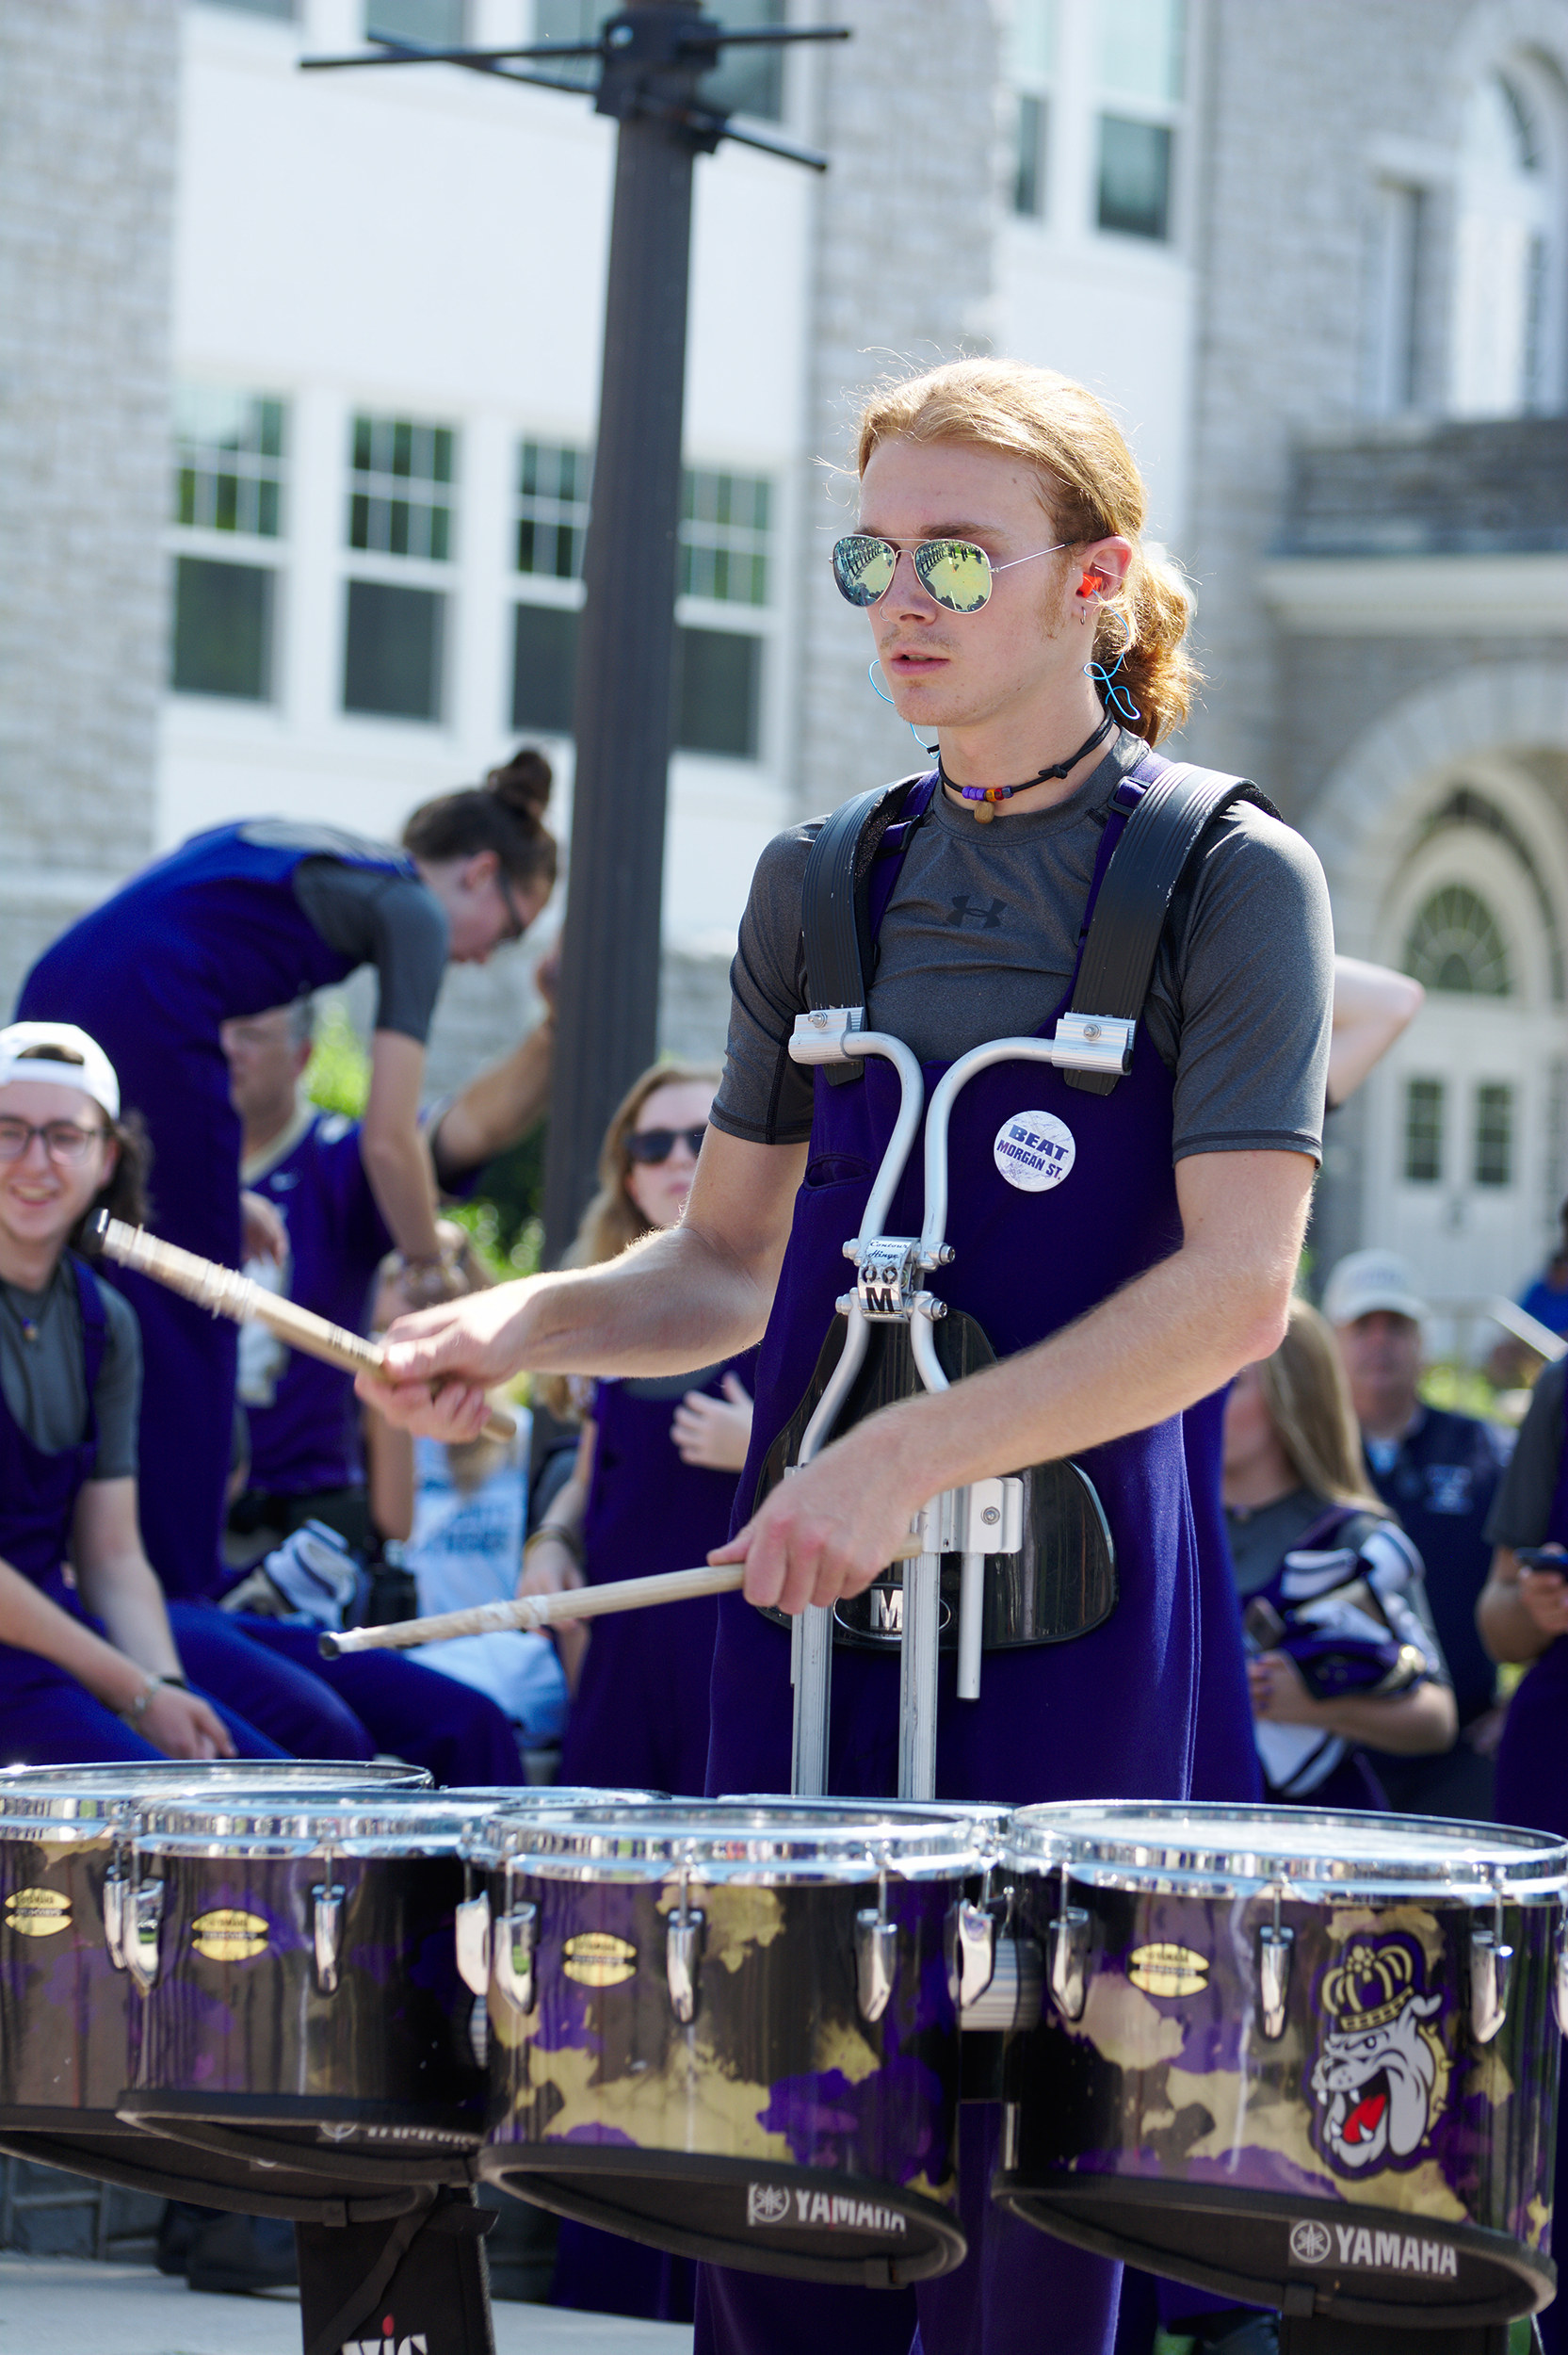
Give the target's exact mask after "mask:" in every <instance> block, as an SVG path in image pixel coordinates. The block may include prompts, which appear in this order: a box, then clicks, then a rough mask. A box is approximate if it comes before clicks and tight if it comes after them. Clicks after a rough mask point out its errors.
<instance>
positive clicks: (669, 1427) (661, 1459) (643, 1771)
mask: <svg viewBox="0 0 1568 2355" xmlns="http://www.w3.org/2000/svg"><path fill="white" fill-rule="evenodd" d="M718 1076H719V1075H718V1073H717V1072H714V1071H701V1070H693V1069H690V1068H688V1067H687V1066H686V1065H683V1064H655V1066H654V1068H653V1069H652V1070H651V1071H645V1072H644V1073H643V1074H642V1077H641V1078H640V1079H639V1080H636V1081H634V1083H633V1085H632V1086H631V1088H630V1089H629V1090H628V1091H627V1094H626V1096H624V1098H623V1099H622V1103H621V1104H620V1106H619V1107H618V1109H617V1111H616V1113H615V1116H614V1118H613V1119H612V1120H611V1122H610V1125H609V1128H608V1130H607V1131H606V1136H605V1142H604V1145H603V1148H602V1150H601V1152H600V1156H599V1191H598V1193H597V1194H595V1196H594V1198H593V1200H592V1201H591V1202H590V1205H589V1207H588V1210H587V1211H586V1212H585V1213H584V1217H583V1222H582V1225H581V1226H580V1227H579V1228H578V1230H577V1238H576V1241H575V1242H574V1245H573V1247H572V1251H571V1254H570V1264H571V1265H573V1266H574V1267H597V1266H600V1265H602V1264H603V1263H604V1261H606V1260H607V1259H617V1258H619V1256H620V1255H621V1253H622V1251H624V1250H626V1249H627V1248H628V1247H633V1246H635V1244H636V1243H637V1242H638V1240H639V1238H640V1237H642V1236H645V1235H650V1234H655V1233H658V1232H660V1231H662V1230H664V1229H667V1228H670V1227H672V1226H675V1225H676V1224H677V1222H678V1221H679V1219H680V1216H681V1213H682V1211H683V1210H685V1208H686V1201H687V1194H688V1193H689V1192H690V1189H691V1180H692V1178H693V1177H694V1176H695V1175H696V1170H697V1155H698V1152H699V1150H700V1149H701V1145H702V1142H703V1129H704V1128H705V1126H706V1123H707V1116H708V1109H709V1106H710V1105H711V1104H712V1102H713V1093H714V1089H715V1087H716V1085H717V1083H718ZM752 1356H754V1353H753V1352H752V1351H750V1350H748V1351H747V1352H745V1353H744V1354H743V1355H742V1356H739V1357H736V1358H731V1359H729V1360H727V1361H726V1362H725V1363H724V1364H722V1365H717V1366H709V1367H704V1368H703V1369H702V1370H701V1371H700V1372H694V1373H686V1374H681V1375H676V1376H671V1377H668V1378H659V1379H650V1380H616V1381H601V1382H596V1383H591V1384H584V1385H581V1386H579V1385H575V1384H573V1385H570V1386H569V1385H568V1384H566V1383H564V1382H551V1383H547V1384H545V1385H543V1386H542V1387H543V1389H544V1391H545V1395H546V1399H547V1401H549V1402H551V1403H553V1405H554V1406H555V1408H556V1410H557V1411H558V1412H559V1411H562V1410H564V1409H566V1408H567V1407H568V1405H569V1404H570V1403H571V1395H572V1393H574V1394H575V1397H576V1398H577V1399H578V1400H580V1401H581V1407H580V1411H581V1414H582V1437H581V1440H580V1442H579V1444H578V1450H577V1461H576V1466H575V1469H574V1472H573V1475H572V1477H571V1479H570V1480H569V1481H568V1482H567V1483H566V1485H565V1486H564V1487H562V1488H561V1489H560V1490H559V1491H558V1493H557V1495H556V1497H555V1498H554V1500H553V1502H551V1503H550V1504H549V1505H548V1506H547V1507H546V1509H545V1513H544V1518H543V1519H542V1522H541V1524H540V1526H539V1527H538V1529H536V1531H535V1532H534V1535H532V1536H531V1537H530V1538H529V1540H528V1544H527V1551H526V1554H525V1574H524V1578H523V1583H522V1586H521V1589H520V1591H521V1592H522V1593H524V1594H556V1593H559V1592H560V1591H562V1590H563V1589H564V1588H568V1587H573V1586H581V1585H584V1584H589V1585H596V1584H599V1583H600V1582H602V1581H603V1580H606V1579H616V1578H631V1577H638V1576H641V1575H643V1574H651V1573H653V1572H655V1571H657V1570H679V1569H688V1568H690V1567H692V1566H693V1565H695V1564H696V1563H699V1562H702V1561H703V1560H704V1559H705V1557H706V1555H707V1553H708V1552H709V1551H710V1549H711V1548H712V1547H714V1546H719V1545H722V1544H723V1542H724V1540H725V1538H726V1537H727V1536H728V1535H729V1528H730V1514H731V1508H732V1506H733V1504H734V1502H735V1491H736V1475H737V1474H738V1472H739V1470H740V1468H741V1466H742V1465H743V1464H744V1462H745V1460H746V1449H747V1444H748V1441H749V1440H750V1437H751V1431H752V1402H751V1397H750V1395H749V1393H748V1390H747V1389H746V1387H745V1381H744V1379H743V1377H744V1376H747V1375H749V1372H750V1367H751V1362H752ZM418 1444H419V1445H420V1446H428V1445H429V1444H431V1443H430V1442H429V1441H428V1440H420V1441H419V1442H418ZM716 1626H717V1605H716V1604H715V1603H713V1602H712V1601H697V1602H681V1603H667V1604H665V1605H664V1606H663V1607H662V1608H661V1609H658V1610H655V1611H639V1612H637V1613H636V1614H632V1613H628V1614H626V1616H624V1617H621V1618H606V1619H600V1620H597V1621H595V1622H594V1625H593V1631H592V1634H591V1636H588V1637H587V1640H586V1658H585V1657H584V1655H583V1645H584V1639H585V1635H586V1631H585V1630H582V1629H574V1630H573V1631H571V1632H570V1633H569V1634H567V1633H566V1632H565V1631H562V1632H563V1634H565V1636H566V1640H565V1641H564V1642H563V1644H562V1652H563V1656H564V1657H565V1659H566V1660H567V1662H568V1665H569V1668H570V1669H571V1670H572V1671H574V1674H575V1677H576V1681H577V1690H576V1697H575V1699H574V1704H573V1709H572V1714H571V1717H570V1718H569V1720H568V1723H567V1729H566V1741H565V1745H564V1747H563V1749H562V1754H561V1779H562V1780H563V1781H564V1782H567V1783H609V1784H613V1785H619V1786H622V1787H623V1788H639V1787H642V1788H649V1789H653V1790H663V1791H676V1792H682V1791H691V1792H699V1791H701V1790H702V1789H703V1778H704V1774H705V1771H706V1766H707V1749H708V1681H709V1674H710V1670H711V1666H712V1661H713V1646H714V1634H715V1631H716ZM693 2292H694V2278H693V2272H692V2267H691V2266H690V2264H689V2263H688V2262H687V2260H685V2259H683V2258H674V2257H669V2256H665V2255H661V2254H660V2252H659V2251H658V2250H656V2249H641V2248H639V2247H636V2246H635V2245H634V2244H632V2243H631V2242H629V2241H622V2240H619V2239H616V2238H614V2237H613V2236H611V2235H610V2234H608V2233H600V2232H596V2231H594V2230H593V2229H592V2228H591V2227H590V2226H587V2225H581V2224H575V2223H573V2222H571V2221H570V2220H569V2221H568V2222H567V2223H566V2224H564V2225H563V2226H562V2228H561V2237H560V2244H559V2255H558V2262H557V2267H556V2286H555V2293H554V2295H555V2300H556V2303H557V2304H558V2305H561V2306H579V2307H589V2308H590V2309H593V2310H595V2311H598V2312H602V2313H610V2314H642V2315H646V2316H649V2317H652V2318H654V2319H657V2320H664V2321H688V2320H689V2319H690V2317H691V2314H692V2298H693Z"/></svg>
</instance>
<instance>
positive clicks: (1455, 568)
mask: <svg viewBox="0 0 1568 2355" xmlns="http://www.w3.org/2000/svg"><path fill="white" fill-rule="evenodd" d="M1259 577H1260V583H1261V586H1262V590H1263V596H1264V602H1265V604H1266V605H1267V606H1268V608H1269V611H1270V612H1271V613H1272V614H1273V616H1274V619H1275V620H1276V621H1277V622H1278V623H1279V625H1280V627H1281V628H1282V629H1285V630H1288V631H1289V632H1291V634H1292V635H1294V636H1295V637H1298V638H1366V637H1373V638H1452V637H1462V638H1517V637H1518V635H1519V633H1520V630H1521V628H1524V627H1528V628H1529V629H1530V630H1531V631H1532V632H1533V631H1535V630H1538V629H1539V630H1552V629H1560V630H1564V631H1568V555H1562V554H1559V553H1557V552H1556V551H1555V550H1552V551H1545V552H1542V551H1539V550H1533V549H1532V550H1530V551H1528V553H1526V552H1522V553H1520V554H1518V555H1513V556H1506V555H1505V556H1276V557H1269V558H1267V559H1266V560H1264V562H1263V563H1262V564H1261V565H1260V567H1259Z"/></svg>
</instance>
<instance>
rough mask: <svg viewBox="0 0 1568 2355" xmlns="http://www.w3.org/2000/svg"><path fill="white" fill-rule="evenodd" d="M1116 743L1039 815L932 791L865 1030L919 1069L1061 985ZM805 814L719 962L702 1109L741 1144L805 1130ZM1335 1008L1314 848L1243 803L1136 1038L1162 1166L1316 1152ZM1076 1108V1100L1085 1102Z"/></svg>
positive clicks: (1048, 998) (1054, 996) (1034, 1009)
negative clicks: (1159, 1087)
mask: <svg viewBox="0 0 1568 2355" xmlns="http://www.w3.org/2000/svg"><path fill="white" fill-rule="evenodd" d="M1145 750H1146V747H1145V746H1144V745H1142V744H1141V743H1140V742H1139V741H1138V740H1137V739H1135V738H1132V737H1129V736H1125V735H1123V737H1122V738H1121V739H1120V740H1119V742H1118V743H1117V745H1116V746H1115V747H1114V748H1113V750H1112V751H1111V752H1110V753H1108V754H1107V756H1106V758H1105V759H1104V760H1103V761H1101V763H1100V765H1099V766H1098V768H1097V769H1095V770H1094V771H1093V773H1092V774H1091V776H1090V777H1088V778H1087V779H1086V780H1085V782H1084V783H1083V784H1082V785H1081V786H1080V787H1079V788H1077V790H1076V791H1075V793H1074V794H1073V795H1072V796H1071V797H1070V799H1068V800H1067V801H1065V802H1062V803H1059V804H1058V805H1057V806H1056V807H1055V808H1054V809H1046V810H1039V811H1032V812H1030V813H1029V814H1028V815H1026V816H1024V817H1017V818H1001V819H998V820H996V822H995V823H994V824H993V825H988V826H987V825H977V824H976V822H975V820H974V818H973V817H972V816H971V814H970V812H969V810H968V809H967V807H961V806H958V805H956V804H954V803H953V802H951V801H950V800H948V799H947V797H946V795H940V794H939V795H938V796H937V798H936V800H935V801H934V803H933V804H932V806H931V808H930V810H929V812H928V814H927V816H926V817H925V819H924V820H922V821H921V823H920V824H919V826H918V827H917V828H916V830H915V833H914V836H913V840H912V841H911V843H910V846H909V849H908V851H907V853H905V856H904V860H903V864H902V867H901V869H900V871H899V875H898V881H897V885H896V886H895V889H894V894H893V898H892V901H890V903H889V907H888V912H887V915H886V917H885V918H884V920H883V923H882V927H881V936H880V941H879V954H878V960H877V966H876V972H875V975H874V977H873V980H872V983H871V989H870V1002H869V1007H868V1019H869V1022H870V1025H871V1027H872V1028H873V1029H874V1030H879V1031H893V1032H894V1033H895V1035H896V1036H897V1037H899V1038H902V1039H904V1040H906V1041H907V1042H908V1044H909V1045H910V1046H911V1047H913V1049H914V1051H915V1053H916V1054H917V1055H918V1056H919V1057H920V1058H921V1060H922V1061H923V1062H939V1063H946V1062H950V1061H951V1060H952V1059H953V1058H954V1057H956V1056H958V1055H962V1054H964V1053H966V1052H967V1051H968V1049H969V1048H972V1047H977V1046H979V1045H980V1044H981V1043H982V1042H983V1041H985V1040H987V1039H994V1038H1007V1037H1016V1036H1021V1035H1026V1034H1027V1033H1029V1032H1031V1031H1038V1030H1039V1029H1040V1028H1041V1027H1042V1025H1043V1023H1045V1022H1046V1020H1047V1019H1048V1018H1049V1016H1050V1015H1051V1013H1052V1011H1053V1009H1054V1008H1055V1007H1056V1006H1057V1004H1058V1003H1059V1000H1060V999H1061V998H1062V995H1063V993H1064V992H1065V990H1066V987H1067V983H1068V980H1069V977H1070V976H1071V974H1072V971H1073V966H1074V962H1075V954H1076V947H1077V936H1078V931H1079V927H1080V925H1081V923H1082V920H1083V912H1084V907H1085V904H1086V901H1087V899H1088V895H1089V885H1090V879H1091V875H1092V873H1093V869H1094V859H1095V854H1096V853H1097V852H1098V850H1099V846H1100V838H1101V835H1102V833H1103V831H1104V828H1105V823H1106V820H1107V816H1108V815H1109V803H1110V797H1111V795H1112V794H1113V793H1114V792H1115V790H1116V788H1117V785H1118V784H1119V782H1120V780H1121V777H1122V775H1123V771H1125V770H1127V769H1130V768H1132V767H1133V766H1134V764H1135V763H1136V762H1137V761H1138V759H1139V758H1140V756H1141V755H1142V754H1143V752H1144V751H1145ZM821 825H822V820H821V819H813V820H809V821H808V822H807V823H806V824H804V825H801V826H795V827H792V828H790V829H789V831H788V832H787V833H784V834H781V835H775V836H774V837H773V840H772V841H771V842H770V843H769V844H768V848H767V850H766V851H764V853H763V854H762V857H761V859H760V860H759V861H758V864H757V870H756V873H755V875H754V877H753V878H752V890H751V896H750V899H749V901H748V903H747V908H746V913H745V916H744V918H742V920H741V926H740V941H739V947H738V949H737V950H736V958H735V963H734V965H733V966H732V967H731V976H730V978H731V985H732V990H733V998H732V1004H731V1013H730V1035H729V1044H728V1049H727V1053H726V1058H725V1064H724V1077H723V1080H722V1081H721V1083H720V1085H719V1095H718V1097H717V1099H716V1100H715V1103H714V1107H713V1112H712V1113H711V1115H710V1117H711V1119H712V1121H713V1124H714V1126H715V1128H718V1129H723V1130H724V1131H725V1132H726V1134H728V1135H730V1136H736V1137H742V1138H746V1139H748V1140H749V1141H751V1142H752V1143H756V1144H764V1145H792V1144H797V1143H800V1141H802V1140H803V1139H804V1138H806V1137H807V1136H809V1134H810V1132H811V1112H812V1080H811V1074H810V1072H809V1071H804V1070H801V1069H800V1068H799V1066H797V1065H796V1064H792V1063H791V1062H790V1060H789V1053H788V1048H789V1037H790V1033H791V1031H792V1030H793V1028H794V1024H795V1017H796V1015H797V1014H799V1013H800V1012H801V1011H802V1010H803V1008H804V1006H805V1003H806V995H805V980H804V961H803V954H802V950H801V940H800V891H801V885H802V882H803V880H804V875H805V867H806V859H807V856H808V853H809V852H810V847H811V844H812V843H813V841H814V840H815V839H816V835H817V833H818V832H819V830H820V828H821ZM1333 1003H1334V923H1333V918H1332V917H1331V915H1330V911H1329V897H1328V886H1327V885H1326V884H1325V882H1324V880H1323V870H1322V868H1321V867H1320V866H1319V865H1318V862H1317V855H1316V853H1314V852H1313V851H1312V849H1311V848H1310V846H1309V845H1308V844H1307V843H1306V842H1305V841H1303V840H1302V838H1301V836H1300V835H1299V834H1296V833H1295V832H1293V830H1292V829H1291V828H1290V827H1288V826H1285V825H1283V824H1281V822H1280V821H1279V820H1277V819H1274V818H1270V817H1269V815H1268V813H1267V812H1266V811H1264V810H1261V809H1259V808H1257V807H1256V806H1255V804H1248V803H1243V804H1238V805H1237V806H1236V807H1235V808H1234V809H1232V810H1229V811H1226V812H1224V813H1222V814H1221V815H1220V817H1219V818H1217V819H1215V820H1214V821H1213V823H1212V824H1211V825H1210V826H1209V827H1208V828H1207V829H1206V831H1205V832H1204V836H1203V838H1202V840H1201V842H1200V844H1199V847H1198V850H1197V852H1196V853H1194V856H1193V858H1192V859H1191V860H1190V861H1189V863H1188V872H1187V877H1186V879H1185V880H1184V884H1183V886H1182V890H1181V892H1180V893H1179V894H1178V901H1177V904H1176V906H1175V907H1174V908H1173V910H1172V920H1171V921H1170V922H1168V924H1167V926H1166V930H1165V935H1164V937H1163V938H1162V940H1161V942H1160V948H1159V954H1158V957H1157V959H1156V966H1155V974H1154V981H1153V984H1152V986H1151V989H1150V994H1149V999H1148V1003H1147V1005H1146V1006H1145V1008H1144V1015H1143V1019H1142V1021H1141V1022H1140V1025H1139V1034H1138V1038H1137V1041H1136V1044H1135V1047H1134V1056H1135V1059H1136V1057H1137V1056H1138V1055H1147V1054H1148V1053H1150V1052H1151V1051H1153V1052H1154V1053H1156V1054H1157V1055H1159V1056H1160V1057H1161V1058H1162V1059H1163V1060H1164V1062H1165V1063H1166V1064H1167V1065H1168V1067H1170V1068H1171V1069H1172V1071H1173V1072H1174V1074H1175V1147H1174V1156H1173V1158H1174V1159H1175V1160H1177V1161H1180V1160H1182V1159H1183V1158H1184V1157H1185V1156H1187V1155H1188V1154H1193V1153H1238V1152H1247V1151H1256V1150H1263V1151H1270V1150H1272V1151H1285V1152H1296V1153H1310V1154H1312V1155H1313V1156H1314V1157H1315V1158H1316V1157H1317V1156H1318V1155H1319V1153H1320V1151H1321V1145H1322V1132H1323V1102H1324V1093H1325V1084H1326V1079H1327V1072H1328V1054H1329V1026H1330V1020H1331V1016H1332V1012H1333ZM1084 1101H1085V1102H1086V1103H1091V1102H1092V1101H1093V1098H1092V1097H1085V1099H1084Z"/></svg>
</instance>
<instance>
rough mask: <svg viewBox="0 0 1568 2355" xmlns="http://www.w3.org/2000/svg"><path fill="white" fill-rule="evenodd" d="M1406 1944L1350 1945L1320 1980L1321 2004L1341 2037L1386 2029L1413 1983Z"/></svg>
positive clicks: (1411, 1963) (1401, 2005)
mask: <svg viewBox="0 0 1568 2355" xmlns="http://www.w3.org/2000/svg"><path fill="white" fill-rule="evenodd" d="M1414 1979H1415V1965H1414V1962H1413V1961H1412V1959H1411V1955H1410V1949H1409V1947H1408V1946H1363V1945H1351V1946H1347V1947H1346V1949H1345V1953H1344V1956H1343V1957H1342V1959H1341V1960H1340V1961H1339V1962H1337V1963H1336V1964H1335V1965H1334V1969H1333V1970H1332V1971H1330V1972H1329V1973H1327V1974H1326V1975H1325V1977H1324V1980H1323V2006H1324V2009H1325V2010H1326V2011H1327V2012H1328V2015H1329V2018H1330V2020H1331V2021H1332V2022H1333V2024H1334V2028H1335V2029H1336V2030H1337V2031H1338V2032H1339V2034H1340V2035H1342V2036H1360V2035H1363V2034H1365V2033H1366V2030H1367V2029H1369V2028H1385V2027H1386V2026H1387V2025H1388V2023H1389V2022H1390V2021H1392V2020H1397V2019H1398V2016H1399V2014H1400V2012H1401V2011H1402V2010H1403V2008H1404V2003H1405V1998H1406V1996H1407V1995H1409V1994H1410V1992H1411V1990H1412V1988H1413V1987H1414Z"/></svg>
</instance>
